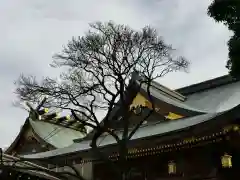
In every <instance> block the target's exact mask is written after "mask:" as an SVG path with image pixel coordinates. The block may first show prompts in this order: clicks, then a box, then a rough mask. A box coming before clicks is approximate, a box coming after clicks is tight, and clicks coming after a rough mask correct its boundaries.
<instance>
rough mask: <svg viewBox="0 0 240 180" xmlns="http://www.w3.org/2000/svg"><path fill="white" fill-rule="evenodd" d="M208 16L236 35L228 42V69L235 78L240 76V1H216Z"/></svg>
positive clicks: (211, 6)
mask: <svg viewBox="0 0 240 180" xmlns="http://www.w3.org/2000/svg"><path fill="white" fill-rule="evenodd" d="M208 15H209V16H210V17H212V18H214V19H215V20H216V21H217V22H222V23H224V24H225V25H227V26H228V28H229V30H232V31H233V32H234V35H233V36H232V37H231V39H230V40H229V42H228V47H229V54H228V56H229V59H228V61H227V65H226V67H227V68H228V69H229V71H230V74H231V75H232V76H234V77H239V76H240V60H239V58H240V0H214V1H213V3H212V4H211V5H210V6H209V7H208Z"/></svg>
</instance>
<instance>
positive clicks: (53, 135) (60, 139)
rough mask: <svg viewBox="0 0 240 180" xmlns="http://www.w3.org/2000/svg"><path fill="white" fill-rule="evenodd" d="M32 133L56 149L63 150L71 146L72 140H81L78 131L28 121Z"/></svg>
mask: <svg viewBox="0 0 240 180" xmlns="http://www.w3.org/2000/svg"><path fill="white" fill-rule="evenodd" d="M29 121H30V124H31V126H32V128H33V130H34V132H35V133H36V134H37V135H38V136H39V137H40V138H41V139H42V140H44V141H46V142H47V143H48V144H51V145H52V146H54V147H56V148H63V147H67V146H70V145H71V144H73V140H74V139H78V138H83V137H84V134H83V133H82V132H80V131H77V130H74V129H70V128H66V127H63V126H59V125H56V124H51V123H48V122H46V121H39V120H38V121H37V120H36V121H33V120H31V119H30V120H29Z"/></svg>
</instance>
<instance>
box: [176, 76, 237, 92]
mask: <svg viewBox="0 0 240 180" xmlns="http://www.w3.org/2000/svg"><path fill="white" fill-rule="evenodd" d="M236 81H239V79H236V78H233V77H232V76H231V75H228V74H226V75H223V76H219V77H216V78H211V79H208V80H205V81H202V82H199V83H195V84H191V85H188V86H185V87H181V88H178V89H176V90H175V91H177V92H179V93H181V94H183V95H190V94H193V93H197V92H200V91H204V90H207V89H213V88H216V87H219V86H222V85H226V84H231V83H234V82H236Z"/></svg>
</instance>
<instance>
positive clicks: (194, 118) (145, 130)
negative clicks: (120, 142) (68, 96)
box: [23, 76, 240, 159]
mask: <svg viewBox="0 0 240 180" xmlns="http://www.w3.org/2000/svg"><path fill="white" fill-rule="evenodd" d="M208 83H210V85H209V84H208ZM204 87H205V89H204ZM142 89H143V90H144V87H143V88H142ZM239 89H240V81H236V80H233V79H231V78H229V76H223V77H220V78H216V82H215V80H214V79H213V80H209V81H206V82H203V83H199V84H195V85H192V86H189V87H185V88H181V89H178V90H177V91H178V92H182V93H183V94H184V95H185V98H183V99H184V100H183V99H182V100H179V99H176V98H171V97H169V96H164V95H163V94H161V93H160V92H158V91H156V88H152V89H151V93H152V94H153V96H154V97H155V98H157V99H158V100H160V101H162V102H163V103H165V104H166V105H167V104H169V105H172V106H173V107H175V108H176V109H177V108H180V109H184V110H188V111H189V112H192V113H193V114H191V117H185V118H181V119H178V120H172V121H164V122H159V123H156V124H149V125H147V126H142V127H140V128H139V129H138V130H137V132H136V133H135V134H134V136H133V137H132V139H131V140H137V139H142V138H145V137H150V136H159V135H164V134H168V133H172V132H177V131H183V130H185V129H188V128H191V127H193V126H197V125H199V124H203V123H206V122H210V121H211V120H214V119H217V118H219V117H220V116H222V115H223V114H226V113H229V112H232V111H233V110H236V109H237V110H238V109H239V107H238V106H239V105H240V98H239V97H240V91H239ZM169 91H170V90H169ZM175 95H176V94H175ZM194 113H196V114H194ZM120 134H121V132H119V135H120ZM99 142H101V143H100V144H99V146H102V147H104V146H106V145H111V144H114V141H113V139H112V138H110V137H108V136H104V137H101V138H99ZM89 144H90V140H87V139H86V140H84V141H82V142H79V143H74V144H72V145H70V146H69V147H66V148H61V149H56V150H53V151H48V152H44V153H38V154H33V155H25V156H23V157H24V158H27V159H44V158H50V157H54V156H65V155H68V154H72V153H80V152H84V151H88V150H89V149H90V147H89Z"/></svg>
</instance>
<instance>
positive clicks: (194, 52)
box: [0, 0, 231, 146]
mask: <svg viewBox="0 0 240 180" xmlns="http://www.w3.org/2000/svg"><path fill="white" fill-rule="evenodd" d="M210 2H211V1H210V0H201V1H199V0H171V1H169V0H160V1H159V0H149V1H145V0H133V1H127V0H122V1H119V0H103V1H101V2H99V1H97V0H88V1H79V0H70V1H67V0H52V1H47V0H35V1H31V0H22V1H17V0H9V1H4V0H0V3H1V6H0V13H1V14H0V25H1V28H0V39H1V41H0V73H1V76H0V82H1V91H0V92H1V94H0V101H1V104H0V108H1V110H2V114H1V115H2V119H1V126H0V130H1V131H0V137H1V138H0V145H1V146H6V145H9V144H10V143H11V141H12V140H13V138H14V137H15V136H16V134H17V133H18V131H19V129H20V126H21V124H22V123H23V122H24V119H25V118H26V115H27V113H26V112H24V111H23V110H21V109H17V108H14V107H12V101H13V100H14V99H15V95H14V93H13V92H14V85H13V81H14V80H16V79H17V78H18V76H19V74H20V73H26V74H34V75H37V76H39V77H42V76H45V75H56V74H57V73H58V71H57V70H52V69H51V68H50V67H49V66H48V64H49V63H50V62H51V57H52V55H53V54H54V53H55V52H59V51H60V50H61V48H62V45H63V44H66V42H67V41H68V40H69V39H70V38H71V37H72V36H77V35H82V34H83V33H84V32H85V31H86V30H87V28H88V23H90V22H93V21H97V20H99V21H108V20H114V21H115V22H117V23H124V24H128V25H130V26H131V27H133V28H136V29H139V28H141V27H143V26H145V25H152V26H154V27H156V28H157V29H158V31H159V33H160V35H162V36H163V37H164V39H165V40H166V42H167V43H170V44H172V45H173V47H174V48H176V49H177V53H178V54H181V55H184V56H185V57H186V58H188V59H189V60H190V61H191V69H190V73H188V74H185V73H173V74H170V75H168V76H167V77H166V78H164V79H161V80H160V82H162V83H163V84H165V85H167V86H170V87H172V88H176V87H180V86H184V85H186V84H191V83H194V82H199V81H202V80H205V79H208V78H211V77H216V76H219V75H222V74H225V73H227V70H226V69H225V67H224V66H225V62H226V60H227V46H226V42H227V41H228V39H229V36H230V35H231V33H230V32H229V31H228V30H227V28H226V27H224V26H223V25H221V24H216V23H215V22H214V21H213V20H212V19H210V18H209V17H208V16H207V15H206V9H207V6H208V5H209V4H210Z"/></svg>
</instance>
